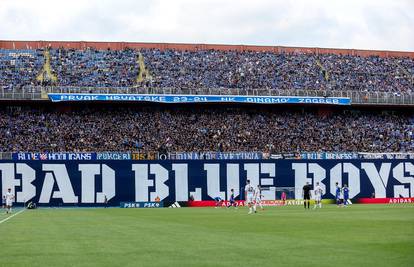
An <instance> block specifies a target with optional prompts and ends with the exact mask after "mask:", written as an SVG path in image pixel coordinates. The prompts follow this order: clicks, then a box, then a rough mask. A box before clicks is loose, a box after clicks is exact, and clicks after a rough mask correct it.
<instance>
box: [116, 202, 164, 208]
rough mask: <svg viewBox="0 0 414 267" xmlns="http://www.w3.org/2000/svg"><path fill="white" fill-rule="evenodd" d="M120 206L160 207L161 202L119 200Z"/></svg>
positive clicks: (161, 205)
mask: <svg viewBox="0 0 414 267" xmlns="http://www.w3.org/2000/svg"><path fill="white" fill-rule="evenodd" d="M119 206H120V207H121V208H162V207H164V205H163V203H162V202H121V203H120V204H119Z"/></svg>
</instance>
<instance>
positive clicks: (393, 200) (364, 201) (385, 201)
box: [357, 197, 414, 204]
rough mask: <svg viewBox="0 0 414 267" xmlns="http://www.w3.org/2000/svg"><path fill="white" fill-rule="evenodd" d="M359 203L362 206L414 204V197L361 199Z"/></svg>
mask: <svg viewBox="0 0 414 267" xmlns="http://www.w3.org/2000/svg"><path fill="white" fill-rule="evenodd" d="M357 203H361V204H399V203H414V197H396V198H360V199H358V201H357Z"/></svg>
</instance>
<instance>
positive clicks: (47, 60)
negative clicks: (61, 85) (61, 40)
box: [36, 49, 57, 82]
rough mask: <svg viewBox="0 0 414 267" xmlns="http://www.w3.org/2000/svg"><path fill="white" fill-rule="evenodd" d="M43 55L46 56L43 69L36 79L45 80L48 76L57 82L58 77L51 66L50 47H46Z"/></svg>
mask: <svg viewBox="0 0 414 267" xmlns="http://www.w3.org/2000/svg"><path fill="white" fill-rule="evenodd" d="M43 56H44V58H45V61H44V62H45V63H44V64H43V68H42V70H41V71H40V72H39V74H38V75H37V77H36V80H38V81H39V82H43V80H44V78H45V77H46V78H47V79H49V80H51V81H52V82H57V77H56V75H54V74H53V73H52V67H51V66H50V52H49V50H48V49H45V51H44V52H43Z"/></svg>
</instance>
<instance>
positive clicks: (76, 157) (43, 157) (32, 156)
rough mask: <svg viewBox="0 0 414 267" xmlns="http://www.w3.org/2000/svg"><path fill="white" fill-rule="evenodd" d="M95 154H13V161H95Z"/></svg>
mask: <svg viewBox="0 0 414 267" xmlns="http://www.w3.org/2000/svg"><path fill="white" fill-rule="evenodd" d="M96 155H97V154H96V153H85V152H82V153H61V152H57V153H39V152H32V153H13V154H12V159H13V160H97V156H96Z"/></svg>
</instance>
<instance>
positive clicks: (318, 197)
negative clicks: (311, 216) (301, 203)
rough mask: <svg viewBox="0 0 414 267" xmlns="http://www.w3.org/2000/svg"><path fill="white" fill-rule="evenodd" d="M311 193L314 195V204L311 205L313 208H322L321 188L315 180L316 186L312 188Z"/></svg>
mask: <svg viewBox="0 0 414 267" xmlns="http://www.w3.org/2000/svg"><path fill="white" fill-rule="evenodd" d="M313 193H314V195H315V206H314V207H313V209H316V208H317V207H319V208H322V195H323V190H322V187H321V186H320V185H319V182H316V186H315V188H314V189H313Z"/></svg>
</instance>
